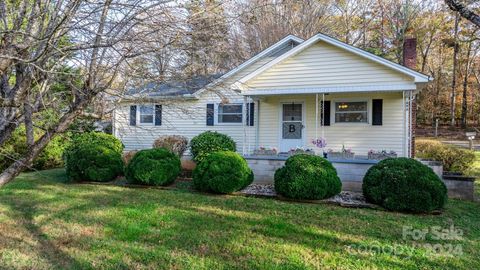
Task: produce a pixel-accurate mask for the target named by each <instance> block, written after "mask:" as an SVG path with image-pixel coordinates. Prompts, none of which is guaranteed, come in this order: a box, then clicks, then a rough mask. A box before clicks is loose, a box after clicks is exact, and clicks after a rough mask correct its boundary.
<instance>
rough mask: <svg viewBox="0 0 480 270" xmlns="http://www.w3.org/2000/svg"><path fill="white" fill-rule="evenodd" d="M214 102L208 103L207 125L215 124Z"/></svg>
mask: <svg viewBox="0 0 480 270" xmlns="http://www.w3.org/2000/svg"><path fill="white" fill-rule="evenodd" d="M214 111H215V109H214V104H207V126H213V116H214Z"/></svg>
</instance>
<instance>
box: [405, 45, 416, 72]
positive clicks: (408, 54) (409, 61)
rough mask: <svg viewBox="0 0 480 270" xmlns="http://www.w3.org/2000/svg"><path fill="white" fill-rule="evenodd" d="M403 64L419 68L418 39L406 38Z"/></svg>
mask: <svg viewBox="0 0 480 270" xmlns="http://www.w3.org/2000/svg"><path fill="white" fill-rule="evenodd" d="M403 65H404V66H406V67H408V68H411V69H416V68H417V39H416V38H405V40H404V41H403Z"/></svg>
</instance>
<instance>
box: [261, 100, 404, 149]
mask: <svg viewBox="0 0 480 270" xmlns="http://www.w3.org/2000/svg"><path fill="white" fill-rule="evenodd" d="M321 96H322V95H319V99H321ZM371 99H383V125H382V126H372V125H371ZM325 100H331V101H332V105H331V107H332V111H331V115H332V118H333V117H334V111H333V110H334V102H335V101H342V100H343V101H345V100H359V101H360V100H362V101H363V100H365V101H368V102H369V103H368V110H369V123H368V124H362V123H339V124H335V121H334V120H333V119H332V120H331V126H325V127H323V128H324V134H325V135H324V137H325V139H326V141H327V147H326V148H327V149H333V150H335V151H339V150H341V149H342V145H345V148H351V149H352V150H353V151H354V152H355V153H356V154H357V155H367V152H368V151H369V150H370V149H373V150H387V151H390V150H394V151H396V152H397V154H398V155H399V156H403V155H404V151H403V142H404V133H403V132H404V127H403V105H402V93H401V92H397V93H387V94H382V93H362V94H360V93H357V94H331V95H326V96H325ZM292 101H296V102H300V101H303V102H305V109H306V119H305V130H304V132H306V136H305V141H306V142H305V143H306V145H305V146H306V147H309V148H313V149H316V147H315V146H314V145H312V144H311V141H312V140H313V139H314V138H315V95H291V96H286V95H283V96H270V97H268V98H265V99H262V100H261V101H260V115H259V117H260V119H259V121H260V126H259V127H260V129H259V145H260V146H267V147H279V138H280V119H279V118H280V112H279V110H280V103H281V102H292ZM318 126H319V128H318V137H321V136H322V127H321V126H320V124H319V125H318ZM316 150H318V149H316Z"/></svg>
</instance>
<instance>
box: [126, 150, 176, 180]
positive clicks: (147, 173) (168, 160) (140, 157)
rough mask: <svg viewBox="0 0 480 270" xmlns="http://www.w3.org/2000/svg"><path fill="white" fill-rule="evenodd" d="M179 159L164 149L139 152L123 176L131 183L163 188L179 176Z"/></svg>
mask: <svg viewBox="0 0 480 270" xmlns="http://www.w3.org/2000/svg"><path fill="white" fill-rule="evenodd" d="M180 170H181V166H180V158H179V157H178V156H177V155H176V154H174V153H172V152H170V151H168V150H167V149H165V148H154V149H146V150H141V151H139V152H138V153H136V154H135V156H134V157H133V158H132V160H130V162H129V163H128V166H127V168H126V170H125V176H126V177H127V179H128V180H129V181H131V182H133V183H139V184H145V185H154V186H165V185H169V184H171V183H173V181H175V179H176V178H177V177H178V175H179V174H180Z"/></svg>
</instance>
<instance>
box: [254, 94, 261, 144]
mask: <svg viewBox="0 0 480 270" xmlns="http://www.w3.org/2000/svg"><path fill="white" fill-rule="evenodd" d="M254 117H255V118H256V120H257V121H256V123H255V121H254V124H255V149H258V147H260V145H259V144H260V137H259V136H260V99H259V98H257V113H256V114H254Z"/></svg>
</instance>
